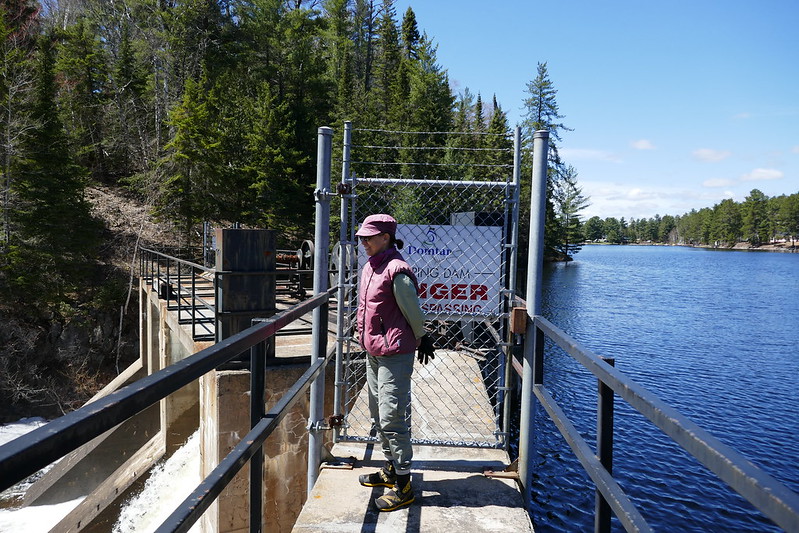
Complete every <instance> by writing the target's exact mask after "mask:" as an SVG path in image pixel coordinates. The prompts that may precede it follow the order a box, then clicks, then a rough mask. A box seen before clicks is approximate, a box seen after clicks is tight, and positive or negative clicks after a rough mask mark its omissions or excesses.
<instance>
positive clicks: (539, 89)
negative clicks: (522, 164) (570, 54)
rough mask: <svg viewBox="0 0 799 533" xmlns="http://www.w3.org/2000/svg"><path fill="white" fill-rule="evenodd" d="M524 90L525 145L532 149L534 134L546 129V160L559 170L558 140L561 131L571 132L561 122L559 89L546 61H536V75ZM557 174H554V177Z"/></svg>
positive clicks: (523, 124)
mask: <svg viewBox="0 0 799 533" xmlns="http://www.w3.org/2000/svg"><path fill="white" fill-rule="evenodd" d="M525 92H526V93H527V94H528V95H529V96H528V97H527V98H525V99H524V103H523V105H524V109H525V115H524V118H523V120H522V135H523V139H524V145H525V146H526V147H528V149H529V150H530V151H531V152H532V143H533V134H534V133H535V132H536V131H538V130H546V131H548V132H549V154H548V161H549V165H550V167H551V168H552V169H554V170H555V171H557V172H558V173H561V172H562V170H563V162H562V161H561V159H560V154H559V153H558V145H557V143H559V142H561V141H562V140H563V139H561V132H563V131H571V129H570V128H567V127H566V126H565V125H564V124H563V123H562V122H560V120H561V119H563V118H565V117H564V116H563V115H561V114H560V110H559V108H558V103H557V100H556V96H557V94H558V91H557V90H556V89H555V86H554V84H553V83H552V80H550V79H549V72H548V71H547V64H546V62H544V63H538V67H537V71H536V77H535V79H533V80H532V81H531V82H529V83H528V84H527V88H526V89H525ZM558 177H559V176H556V179H557V178H558Z"/></svg>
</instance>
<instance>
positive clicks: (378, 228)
mask: <svg viewBox="0 0 799 533" xmlns="http://www.w3.org/2000/svg"><path fill="white" fill-rule="evenodd" d="M396 232H397V221H396V220H394V217H392V216H391V215H384V214H377V215H369V216H368V217H366V218H365V219H364V220H363V224H361V227H360V228H358V231H357V232H355V235H357V236H358V237H371V236H372V235H380V234H381V233H388V234H389V235H394V234H395V233H396Z"/></svg>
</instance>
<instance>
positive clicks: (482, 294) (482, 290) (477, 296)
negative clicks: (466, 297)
mask: <svg viewBox="0 0 799 533" xmlns="http://www.w3.org/2000/svg"><path fill="white" fill-rule="evenodd" d="M470 288H471V290H472V294H471V298H470V299H472V300H488V287H486V286H485V285H472V286H471V287H470Z"/></svg>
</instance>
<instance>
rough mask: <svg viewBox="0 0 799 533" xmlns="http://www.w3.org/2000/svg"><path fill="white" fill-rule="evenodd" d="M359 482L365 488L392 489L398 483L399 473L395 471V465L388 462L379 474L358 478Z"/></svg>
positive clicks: (364, 475) (363, 475) (374, 473)
mask: <svg viewBox="0 0 799 533" xmlns="http://www.w3.org/2000/svg"><path fill="white" fill-rule="evenodd" d="M358 482H359V483H360V484H361V485H363V486H364V487H388V488H391V487H393V486H394V484H395V483H396V482H397V473H396V471H395V470H394V464H393V463H391V462H390V461H387V462H386V465H385V466H384V467H383V468H381V469H380V470H378V471H377V472H372V473H371V474H361V475H360V476H358Z"/></svg>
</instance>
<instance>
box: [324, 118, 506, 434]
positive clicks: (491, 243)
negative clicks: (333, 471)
mask: <svg viewBox="0 0 799 533" xmlns="http://www.w3.org/2000/svg"><path fill="white" fill-rule="evenodd" d="M344 137H345V138H344V149H343V165H342V169H343V172H342V173H343V176H342V183H341V185H340V186H339V192H340V193H341V197H342V208H341V242H339V243H338V244H337V245H336V246H335V247H334V248H335V249H334V253H333V254H332V262H333V265H332V267H333V269H334V270H338V271H340V272H341V275H340V277H339V280H341V281H345V280H346V282H345V283H344V284H343V285H342V286H341V287H340V289H339V302H340V303H341V305H339V312H340V313H342V317H343V331H344V332H346V333H344V334H343V335H340V337H339V343H340V346H339V354H340V357H339V359H340V361H339V366H338V371H337V375H338V376H339V379H338V380H337V381H338V382H337V391H336V402H337V406H336V407H337V412H340V413H343V414H344V419H345V423H344V425H343V428H342V430H341V431H340V432H339V439H340V440H373V439H374V438H375V437H374V432H373V428H372V422H371V420H370V418H369V409H368V399H367V387H366V359H365V353H364V352H363V351H362V350H361V348H360V346H359V344H358V335H357V332H356V322H357V317H356V310H357V298H358V295H357V290H358V279H357V278H356V276H355V275H354V273H356V272H360V270H361V268H362V266H363V264H364V263H365V261H366V254H365V253H364V252H363V250H362V249H360V250H359V249H358V247H357V240H356V239H355V235H354V234H355V230H356V228H357V225H358V224H360V222H361V221H363V219H364V218H365V217H366V216H368V215H370V214H374V213H388V214H391V215H392V216H393V217H394V218H395V219H396V220H397V222H398V228H397V238H398V239H399V240H402V241H404V247H403V248H402V249H401V250H400V251H401V253H402V255H403V256H404V257H405V259H406V261H407V262H408V263H409V264H410V265H411V267H412V268H413V270H414V273H415V274H416V276H417V278H418V281H419V289H420V290H419V293H420V294H419V297H420V303H421V306H422V310H423V311H424V313H425V318H426V323H425V326H426V329H427V330H428V331H429V332H430V333H432V335H433V338H434V340H435V345H436V357H435V359H434V360H432V361H431V362H430V363H428V364H427V365H424V366H422V365H419V364H417V365H416V367H415V369H414V373H413V378H412V383H411V409H410V412H409V413H408V414H407V416H408V420H409V425H410V427H411V436H412V442H414V443H415V444H429V445H445V446H471V447H492V448H493V447H504V446H505V445H506V443H507V438H506V437H507V429H506V424H507V420H508V416H507V411H506V410H505V407H506V406H505V404H506V402H505V401H504V400H505V397H506V391H507V388H506V383H507V382H508V379H509V375H510V374H509V368H508V356H507V355H508V354H507V351H508V343H507V340H508V313H509V308H508V302H509V297H510V296H511V291H510V288H513V287H515V286H516V285H515V275H516V268H515V261H516V248H517V244H518V205H519V132H518V130H517V132H516V135H515V138H509V137H508V136H507V135H493V134H486V133H453V132H448V133H440V132H397V131H384V130H365V129H355V128H352V127H351V124H350V123H347V124H346V126H345V134H344ZM341 250H344V253H343V254H342V253H341ZM341 265H344V266H345V268H339V267H340V266H341ZM346 273H349V274H350V275H349V276H347V275H346ZM503 422H504V423H503ZM503 426H505V427H503Z"/></svg>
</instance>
